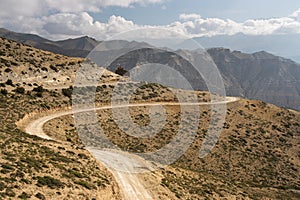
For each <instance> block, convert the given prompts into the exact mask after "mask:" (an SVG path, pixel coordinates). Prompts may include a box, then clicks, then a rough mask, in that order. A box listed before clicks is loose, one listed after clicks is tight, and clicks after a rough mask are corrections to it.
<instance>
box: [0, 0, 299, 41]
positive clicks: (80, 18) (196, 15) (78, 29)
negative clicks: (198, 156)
mask: <svg viewBox="0 0 300 200" xmlns="http://www.w3.org/2000/svg"><path fill="white" fill-rule="evenodd" d="M0 7H1V8H5V9H2V10H1V12H0V27H4V28H8V29H11V30H13V31H17V32H26V33H33V34H39V35H41V36H43V37H46V38H49V39H54V40H58V39H66V38H74V37H79V36H83V35H88V36H91V37H94V38H96V39H99V40H103V39H106V38H108V37H110V36H112V35H114V34H119V33H121V32H124V31H129V30H134V29H138V28H166V29H170V30H171V31H176V32H179V33H181V34H184V35H186V36H188V37H201V36H214V35H222V34H223V35H233V34H237V33H244V34H248V35H271V34H300V1H299V0H285V1H283V0H252V1H249V0H30V1H28V0H0Z"/></svg>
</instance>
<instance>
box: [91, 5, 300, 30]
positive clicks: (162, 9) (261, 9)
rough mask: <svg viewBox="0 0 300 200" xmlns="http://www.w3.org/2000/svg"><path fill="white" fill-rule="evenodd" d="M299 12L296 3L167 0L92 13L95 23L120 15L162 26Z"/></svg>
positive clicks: (266, 16) (240, 20)
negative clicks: (192, 19) (192, 17)
mask: <svg viewBox="0 0 300 200" xmlns="http://www.w3.org/2000/svg"><path fill="white" fill-rule="evenodd" d="M298 8H300V1H299V0H284V1H283V0H251V1H249V0H170V1H168V2H165V3H160V4H152V5H148V6H140V5H138V4H135V5H134V6H133V7H132V8H122V7H108V8H105V9H103V10H102V12H101V13H94V14H92V16H94V17H95V18H96V19H99V20H100V21H107V20H108V18H109V17H110V16H111V15H120V16H122V17H124V18H126V19H128V20H132V21H134V22H135V23H137V24H140V25H142V24H148V25H164V24H169V23H171V22H173V21H175V20H178V17H179V15H180V14H182V13H197V14H199V15H201V16H202V17H204V18H212V17H214V18H221V19H232V20H235V21H238V22H242V21H245V20H247V19H261V18H272V17H285V16H288V15H290V14H291V13H293V12H294V11H296V10H297V9H298Z"/></svg>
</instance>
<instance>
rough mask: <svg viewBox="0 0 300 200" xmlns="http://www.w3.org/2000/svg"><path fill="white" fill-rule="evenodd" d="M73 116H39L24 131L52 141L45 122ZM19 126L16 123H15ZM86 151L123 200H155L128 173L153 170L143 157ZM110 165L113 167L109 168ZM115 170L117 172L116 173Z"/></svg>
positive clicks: (156, 104) (137, 179)
mask: <svg viewBox="0 0 300 200" xmlns="http://www.w3.org/2000/svg"><path fill="white" fill-rule="evenodd" d="M238 100H239V98H237V97H226V101H220V102H213V103H212V102H200V103H172V102H161V103H136V104H129V105H118V106H114V107H112V106H111V105H109V106H103V107H99V108H96V109H91V108H89V109H79V110H76V112H77V113H81V112H88V111H93V110H105V109H111V108H118V107H119V108H121V107H142V106H159V105H160V106H164V105H169V106H174V105H179V106H180V105H185V106H186V105H187V106H188V105H213V104H227V103H231V102H235V101H238ZM71 114H74V111H73V110H69V111H62V112H57V113H53V114H50V115H48V116H45V117H41V118H38V119H35V120H33V121H31V122H29V123H28V124H27V125H26V127H25V128H24V127H23V129H24V130H25V132H26V133H28V134H30V135H36V136H38V137H41V138H44V139H48V140H53V139H52V138H50V137H49V136H47V135H46V134H45V132H44V131H43V126H44V124H45V123H46V122H48V121H50V120H52V119H55V118H58V117H62V116H65V115H71ZM17 125H18V123H17ZM86 149H87V150H89V151H90V152H91V153H92V154H93V155H94V156H95V157H96V159H98V160H99V161H100V162H102V163H103V164H104V165H105V166H106V167H108V168H109V170H110V171H111V172H112V174H113V175H114V177H115V179H116V180H117V182H118V184H119V187H120V188H121V189H122V191H123V195H124V198H125V199H126V200H148V199H155V197H153V196H151V195H150V193H149V192H148V191H147V189H146V188H145V187H144V186H143V185H142V184H141V182H140V180H139V178H138V176H137V175H136V174H134V173H130V172H132V171H134V170H132V169H145V168H148V169H149V170H151V169H152V168H153V164H152V163H150V162H147V161H146V160H143V159H142V158H139V157H137V156H136V155H131V154H129V153H124V152H122V153H120V152H117V151H109V150H107V151H106V150H97V149H94V148H88V147H87V148H86ZM112 166H113V167H112ZM116 169H117V170H116Z"/></svg>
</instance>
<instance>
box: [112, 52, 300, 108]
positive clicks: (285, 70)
mask: <svg viewBox="0 0 300 200" xmlns="http://www.w3.org/2000/svg"><path fill="white" fill-rule="evenodd" d="M184 51H185V50H179V51H177V52H178V54H177V52H174V53H173V52H168V51H164V50H158V49H152V48H144V49H139V50H135V51H132V52H129V53H128V54H127V55H123V56H121V57H120V58H118V59H116V60H115V61H114V62H113V63H112V64H111V65H110V66H109V68H108V69H110V70H111V71H115V70H116V69H117V68H118V66H122V67H123V68H124V69H125V70H127V71H129V70H131V69H133V68H134V67H136V66H139V65H143V64H147V63H160V64H163V65H167V66H169V67H172V68H173V69H175V70H177V71H179V72H180V73H181V74H182V75H183V76H185V77H188V78H187V80H189V81H190V82H191V85H192V86H193V87H194V88H195V89H199V90H206V85H205V83H204V81H203V79H201V76H200V75H199V73H198V72H197V71H195V69H194V67H193V66H192V65H191V64H190V63H188V62H187V61H186V60H184V59H183V58H182V57H181V56H179V55H182V52H184ZM207 52H208V54H209V55H210V56H211V58H212V59H213V61H214V62H215V64H216V65H217V67H218V69H219V71H220V74H221V76H222V77H223V80H224V85H225V89H226V92H227V95H230V96H240V97H245V98H249V99H258V100H263V101H266V102H269V103H273V104H276V105H278V106H282V107H287V108H292V109H296V110H300V79H299V77H300V65H299V64H297V63H295V62H293V61H291V60H288V59H284V58H281V57H278V56H274V55H272V54H269V53H267V52H264V51H262V52H257V53H254V54H245V53H242V52H239V51H233V52H232V51H230V50H229V49H223V48H215V49H208V50H207ZM192 53H193V52H192ZM193 54H194V55H196V56H202V55H201V54H200V53H199V54H197V52H196V54H195V53H193ZM199 77H200V78H199Z"/></svg>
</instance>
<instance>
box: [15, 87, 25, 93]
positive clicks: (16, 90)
mask: <svg viewBox="0 0 300 200" xmlns="http://www.w3.org/2000/svg"><path fill="white" fill-rule="evenodd" d="M14 92H16V93H18V94H25V88H23V87H17V88H16V89H15V90H14Z"/></svg>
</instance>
